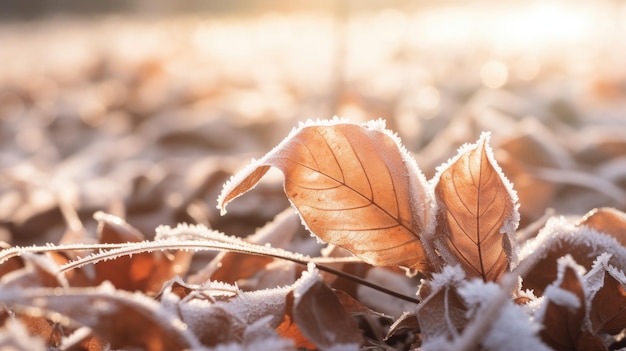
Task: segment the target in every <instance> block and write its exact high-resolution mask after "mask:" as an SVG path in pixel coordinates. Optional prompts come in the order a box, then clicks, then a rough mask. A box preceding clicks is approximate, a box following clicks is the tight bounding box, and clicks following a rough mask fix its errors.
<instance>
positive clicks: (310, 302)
mask: <svg viewBox="0 0 626 351" xmlns="http://www.w3.org/2000/svg"><path fill="white" fill-rule="evenodd" d="M293 295H294V302H293V310H292V311H291V315H292V316H293V320H294V321H295V322H296V324H298V327H299V329H300V331H301V332H302V334H303V335H304V336H306V338H307V339H308V340H310V341H311V342H312V343H313V344H315V345H316V346H317V347H318V348H320V349H322V350H324V349H326V350H328V349H332V348H333V347H336V346H338V345H344V346H343V349H345V350H349V349H353V350H358V349H359V346H360V345H361V343H362V342H363V338H362V335H361V331H360V330H359V327H358V326H357V324H356V322H355V321H354V320H352V318H351V317H350V315H349V314H348V313H346V311H345V309H344V308H343V305H342V304H341V302H340V300H339V299H338V298H337V296H336V295H335V294H334V293H333V291H332V290H331V289H330V288H329V287H328V286H327V285H326V284H324V283H323V282H322V281H321V280H320V279H318V280H315V281H312V282H309V283H308V284H302V285H299V286H297V287H296V288H295V289H294V292H293Z"/></svg>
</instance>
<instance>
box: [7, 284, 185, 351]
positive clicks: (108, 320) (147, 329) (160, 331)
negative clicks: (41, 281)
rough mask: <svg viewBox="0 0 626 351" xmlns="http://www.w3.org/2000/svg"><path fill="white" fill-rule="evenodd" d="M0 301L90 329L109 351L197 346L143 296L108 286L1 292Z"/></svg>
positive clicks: (168, 315)
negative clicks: (113, 350) (51, 314)
mask: <svg viewBox="0 0 626 351" xmlns="http://www.w3.org/2000/svg"><path fill="white" fill-rule="evenodd" d="M0 300H1V301H2V303H3V304H6V305H7V306H11V307H12V308H18V307H20V306H25V307H32V308H36V309H40V310H42V311H43V312H56V313H58V314H59V315H61V316H66V317H69V318H70V319H72V320H74V321H76V322H78V323H79V324H82V325H84V326H86V327H89V328H91V329H92V330H93V331H94V333H95V334H97V335H98V336H100V337H102V339H103V340H105V341H107V342H109V343H110V345H111V348H112V349H120V348H132V347H139V348H142V349H145V350H150V351H163V350H183V349H188V348H190V347H192V346H194V345H197V340H196V339H195V337H194V336H193V335H192V334H191V333H190V332H189V331H188V330H187V329H186V328H184V326H183V325H182V323H180V320H178V319H177V318H175V317H174V316H173V315H172V314H167V313H166V312H165V311H163V310H159V304H158V303H157V302H155V301H154V300H152V299H149V298H147V297H146V296H145V295H141V294H131V293H129V292H125V291H122V290H114V289H113V288H112V286H111V285H110V284H105V285H102V286H100V287H97V288H69V289H66V290H65V291H64V292H63V294H59V292H58V290H56V289H42V288H34V289H33V288H31V289H23V290H14V289H12V290H4V291H3V294H2V296H1V299H0ZM42 301H45V303H43V304H42ZM57 317H58V315H57Z"/></svg>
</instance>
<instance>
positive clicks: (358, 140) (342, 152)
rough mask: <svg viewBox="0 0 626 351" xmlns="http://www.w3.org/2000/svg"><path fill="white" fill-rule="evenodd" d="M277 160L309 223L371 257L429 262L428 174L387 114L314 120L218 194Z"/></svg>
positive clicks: (252, 179)
mask: <svg viewBox="0 0 626 351" xmlns="http://www.w3.org/2000/svg"><path fill="white" fill-rule="evenodd" d="M270 167H276V168H278V169H280V170H281V171H282V172H283V173H284V175H285V192H286V194H287V196H288V197H289V199H290V201H291V202H292V203H293V205H294V206H295V207H296V209H297V210H298V213H299V214H300V216H301V217H302V219H303V221H304V223H305V224H306V225H307V227H308V228H309V229H310V230H311V232H313V233H314V234H315V235H317V236H318V237H319V238H321V239H322V240H324V241H327V242H330V243H333V244H336V245H339V246H341V247H344V248H346V249H348V250H349V251H350V252H352V253H353V254H355V255H356V256H358V257H360V258H362V259H363V260H365V261H366V262H369V263H372V264H375V265H381V266H393V265H402V266H407V267H411V268H416V269H420V270H428V269H429V268H428V265H429V263H428V260H427V258H426V252H425V249H424V247H423V246H422V241H421V239H420V236H421V235H422V233H423V232H424V231H425V228H426V226H427V225H428V224H427V222H428V218H426V217H427V213H428V208H429V203H428V198H427V194H426V192H427V190H426V182H425V179H424V177H423V175H422V173H421V172H420V171H419V169H418V168H417V165H416V164H415V161H414V160H413V159H412V158H411V157H410V156H409V154H408V152H407V151H406V150H405V149H404V147H402V146H401V144H400V142H399V140H398V138H397V137H396V136H394V135H392V134H391V133H390V132H389V131H388V130H386V129H385V126H384V123H383V122H382V121H381V120H379V121H375V122H370V123H368V124H363V125H355V124H349V123H344V122H342V121H340V120H333V121H320V122H317V123H313V122H309V123H307V124H303V125H301V126H300V127H299V128H297V129H294V130H293V131H292V132H291V134H290V135H289V136H288V137H287V138H286V139H285V140H284V141H283V142H282V143H281V144H279V145H278V146H277V147H276V148H274V149H273V150H272V151H270V152H269V153H268V154H266V155H265V156H264V157H263V158H261V159H260V160H258V161H253V163H252V164H250V165H249V166H248V167H247V168H245V169H244V170H242V171H241V172H240V173H238V174H236V175H235V176H234V177H233V178H231V180H230V181H229V182H228V183H226V185H225V186H224V189H223V191H222V193H221V195H220V196H219V198H218V208H220V209H221V210H222V213H224V212H225V210H226V205H227V204H228V202H230V201H231V200H233V199H234V198H236V197H238V196H240V195H241V194H243V193H245V192H246V191H248V190H250V189H251V188H253V187H254V186H255V185H256V184H257V183H258V182H259V181H260V180H261V178H262V177H263V176H264V175H265V174H266V173H267V171H268V170H269V169H270Z"/></svg>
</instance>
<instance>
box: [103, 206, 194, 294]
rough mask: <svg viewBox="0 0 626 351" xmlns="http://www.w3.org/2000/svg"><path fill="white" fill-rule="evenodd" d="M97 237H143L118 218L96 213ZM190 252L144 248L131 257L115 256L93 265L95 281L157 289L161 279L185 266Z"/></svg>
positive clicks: (121, 240)
mask: <svg viewBox="0 0 626 351" xmlns="http://www.w3.org/2000/svg"><path fill="white" fill-rule="evenodd" d="M94 217H95V218H96V219H97V220H98V237H99V241H100V242H101V243H126V242H139V241H142V240H143V239H144V236H143V234H141V233H140V232H139V231H138V230H137V229H135V228H133V227H132V226H131V225H129V224H127V223H126V222H124V220H122V219H121V218H118V217H115V216H112V215H108V214H104V213H102V212H99V213H96V214H95V215H94ZM190 259H191V254H190V253H189V252H185V251H177V252H175V253H167V252H161V251H155V252H144V253H140V254H136V255H133V256H132V257H128V256H125V257H118V258H116V259H115V260H110V261H102V262H99V263H98V264H96V265H95V270H96V281H97V284H100V283H102V282H104V281H110V282H111V283H113V285H114V286H115V287H117V288H119V289H124V290H128V291H135V290H139V291H143V292H149V293H157V292H159V291H160V290H161V287H162V285H163V283H164V282H165V281H167V280H168V279H170V278H172V277H174V276H175V275H176V274H181V273H183V272H184V271H186V269H187V268H188V266H189V262H190Z"/></svg>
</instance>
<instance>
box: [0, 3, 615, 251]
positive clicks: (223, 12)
mask: <svg viewBox="0 0 626 351" xmlns="http://www.w3.org/2000/svg"><path fill="white" fill-rule="evenodd" d="M0 63H1V64H0V240H2V241H5V242H7V243H11V244H31V243H38V244H41V243H45V242H58V241H59V240H60V238H61V237H62V235H63V234H64V233H67V232H68V231H74V232H83V233H93V232H94V231H93V226H94V225H95V222H94V220H93V219H92V217H91V216H92V214H93V213H94V211H97V210H103V211H106V212H109V213H113V214H115V215H118V216H121V217H123V218H126V219H127V220H128V222H129V223H131V224H132V225H133V226H136V227H137V228H139V229H140V230H141V231H142V232H143V233H144V234H145V235H146V236H148V237H151V236H152V235H153V233H154V228H155V227H156V226H158V225H159V224H168V225H174V224H176V223H178V222H188V223H202V224H205V225H208V226H210V227H213V228H217V229H219V230H222V231H225V232H226V233H228V234H233V235H240V236H244V235H247V234H250V233H252V232H254V229H255V228H256V227H258V226H260V225H262V224H263V223H265V222H267V221H269V220H271V219H272V218H273V217H274V216H275V214H276V213H279V212H280V211H281V210H282V209H284V208H285V207H287V206H288V202H287V200H286V198H285V196H284V194H283V193H282V186H281V179H280V177H269V178H268V179H267V180H266V181H264V182H263V183H262V184H261V185H260V186H259V187H258V188H257V190H255V191H254V192H251V193H249V194H246V195H245V197H243V198H241V199H240V200H238V201H236V202H234V203H233V204H232V205H231V206H230V207H229V214H228V216H227V217H220V216H219V215H218V213H217V210H216V209H215V204H216V198H217V195H218V194H219V192H220V190H221V186H222V184H223V182H224V181H225V180H227V179H228V177H229V176H230V175H231V174H232V173H233V172H235V171H236V170H238V169H239V168H241V167H242V166H244V165H245V164H247V162H249V160H250V158H252V157H260V156H262V155H263V154H265V153H266V152H267V151H269V150H270V149H271V148H272V147H273V146H274V145H276V144H277V143H279V142H280V141H281V140H282V139H283V138H284V137H285V136H286V135H287V133H288V132H289V130H291V128H293V127H294V126H297V124H298V122H299V121H303V120H306V119H316V118H331V117H332V116H334V115H338V116H341V117H346V118H349V119H351V120H353V121H355V122H359V121H365V120H369V119H375V118H384V119H386V120H387V126H388V128H390V129H392V130H394V131H397V132H398V134H399V135H400V137H401V138H402V139H403V142H404V144H405V145H406V146H407V148H408V149H409V150H410V151H411V152H413V153H414V154H415V157H416V159H417V161H418V164H419V166H420V168H421V169H422V171H423V172H424V173H425V174H426V176H427V177H428V178H430V177H432V175H433V174H434V172H435V167H436V166H438V165H439V164H441V163H442V162H444V161H446V160H447V159H448V158H449V157H451V156H453V155H454V154H455V153H456V149H457V148H458V147H459V146H460V145H462V144H463V143H465V142H474V141H475V140H477V138H478V136H479V135H480V133H481V132H482V131H484V130H489V131H492V132H493V136H492V144H493V147H494V149H495V151H496V158H497V159H498V162H499V163H500V165H501V166H502V168H503V170H504V172H505V174H506V175H507V176H508V177H509V178H510V180H511V181H512V182H513V183H514V187H515V188H516V189H517V191H518V192H519V196H520V203H521V208H520V211H521V214H522V223H521V226H522V227H524V226H525V225H527V224H529V223H531V222H533V221H535V220H538V219H539V218H541V217H542V216H543V215H544V214H545V213H546V211H547V210H549V209H554V210H555V211H556V212H557V213H559V214H564V215H573V216H580V215H583V214H584V213H585V212H587V211H588V210H591V209H592V208H594V207H599V206H611V207H616V208H618V209H621V210H625V209H626V64H625V63H626V2H623V1H601V0H596V1H582V0H580V1H556V0H547V1H498V2H496V1H462V0H443V1H406V0H404V1H401V0H396V1H375V0H367V1H364V0H359V1H357V0H351V1H349V0H341V1H330V0H328V1H315V2H311V1H303V0H298V1H265V2H256V1H244V0H237V1H228V2H226V1H197V0H186V1H177V2H171V1H165V0H159V1H149V0H135V1H121V0H119V1H118V0H112V1H106V2H105V1H100V2H84V1H78V0H64V1H55V2H50V1H45V0H27V1H20V0H4V1H2V2H1V3H0Z"/></svg>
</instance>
